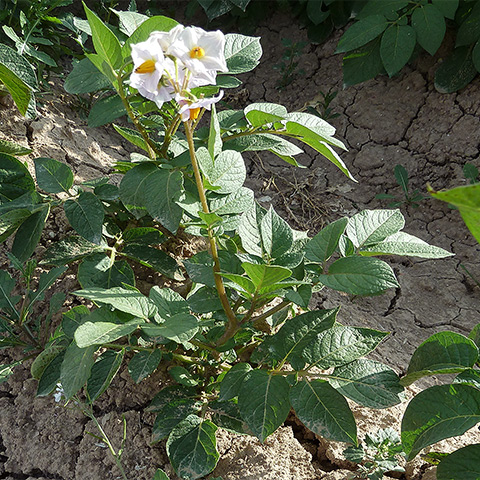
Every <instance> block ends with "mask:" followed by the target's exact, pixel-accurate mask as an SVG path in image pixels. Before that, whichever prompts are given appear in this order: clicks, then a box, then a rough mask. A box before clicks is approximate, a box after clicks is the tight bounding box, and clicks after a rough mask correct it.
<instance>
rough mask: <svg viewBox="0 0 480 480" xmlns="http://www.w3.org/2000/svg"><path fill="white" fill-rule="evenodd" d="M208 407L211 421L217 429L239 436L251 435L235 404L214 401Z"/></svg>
mask: <svg viewBox="0 0 480 480" xmlns="http://www.w3.org/2000/svg"><path fill="white" fill-rule="evenodd" d="M208 407H209V408H208V409H209V412H210V414H211V416H212V421H213V422H214V423H215V425H217V426H218V427H220V428H224V429H225V430H229V431H230V432H235V433H240V434H249V433H251V432H250V430H249V428H248V426H247V424H246V423H245V422H244V421H243V420H242V417H241V415H240V411H239V409H238V407H237V405H236V404H235V403H233V402H220V401H218V400H215V401H213V402H210V403H209V404H208Z"/></svg>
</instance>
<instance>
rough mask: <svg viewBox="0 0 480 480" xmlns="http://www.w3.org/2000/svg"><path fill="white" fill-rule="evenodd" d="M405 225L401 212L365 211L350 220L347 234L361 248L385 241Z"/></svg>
mask: <svg viewBox="0 0 480 480" xmlns="http://www.w3.org/2000/svg"><path fill="white" fill-rule="evenodd" d="M404 225H405V219H404V218H403V215H402V213H401V212H400V210H363V211H362V212H360V213H357V214H356V215H354V216H353V217H351V218H350V219H349V220H348V224H347V228H346V230H345V234H346V235H347V237H348V238H349V239H350V240H351V241H352V243H353V244H354V245H355V247H357V248H359V247H363V246H368V245H374V244H376V243H378V242H381V241H382V240H385V239H386V238H387V237H388V236H389V235H393V234H394V233H397V232H398V231H399V230H401V229H402V228H403V227H404Z"/></svg>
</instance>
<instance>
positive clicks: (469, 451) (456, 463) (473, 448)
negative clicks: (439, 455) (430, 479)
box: [437, 443, 480, 480]
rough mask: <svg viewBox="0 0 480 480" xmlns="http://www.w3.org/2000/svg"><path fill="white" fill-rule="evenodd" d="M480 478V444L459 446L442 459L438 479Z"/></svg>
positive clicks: (464, 479)
mask: <svg viewBox="0 0 480 480" xmlns="http://www.w3.org/2000/svg"><path fill="white" fill-rule="evenodd" d="M479 478H480V444H478V443H476V444H474V445H467V446H466V447H463V448H459V449H458V450H456V451H455V452H453V453H450V454H449V455H447V456H446V457H445V458H444V459H442V460H441V462H440V463H439V465H438V467H437V480H478V479H479Z"/></svg>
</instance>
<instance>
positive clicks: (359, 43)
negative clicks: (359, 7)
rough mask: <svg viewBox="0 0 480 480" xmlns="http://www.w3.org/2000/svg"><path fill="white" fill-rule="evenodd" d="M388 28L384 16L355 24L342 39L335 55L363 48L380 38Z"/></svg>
mask: <svg viewBox="0 0 480 480" xmlns="http://www.w3.org/2000/svg"><path fill="white" fill-rule="evenodd" d="M387 27H388V21H387V19H386V18H385V17H384V16H383V15H379V14H377V15H370V16H368V17H366V18H364V19H363V20H360V21H359V22H356V23H354V24H353V25H352V26H351V27H350V28H349V29H348V30H347V31H346V32H345V33H344V34H343V35H342V38H340V40H339V42H338V45H337V50H336V52H335V53H342V52H348V51H350V50H355V49H357V48H359V47H363V46H364V45H366V44H367V43H368V42H370V41H371V40H373V39H374V38H376V37H378V36H379V35H380V34H381V33H383V32H384V30H385V29H386V28H387Z"/></svg>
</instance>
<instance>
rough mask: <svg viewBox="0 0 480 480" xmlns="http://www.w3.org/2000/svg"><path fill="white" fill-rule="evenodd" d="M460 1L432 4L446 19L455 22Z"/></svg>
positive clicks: (447, 0)
mask: <svg viewBox="0 0 480 480" xmlns="http://www.w3.org/2000/svg"><path fill="white" fill-rule="evenodd" d="M458 1H459V0H432V3H433V5H435V7H437V8H438V9H439V10H440V11H441V12H442V14H443V16H444V17H446V18H449V19H450V20H454V19H455V13H456V11H457V8H458Z"/></svg>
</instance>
